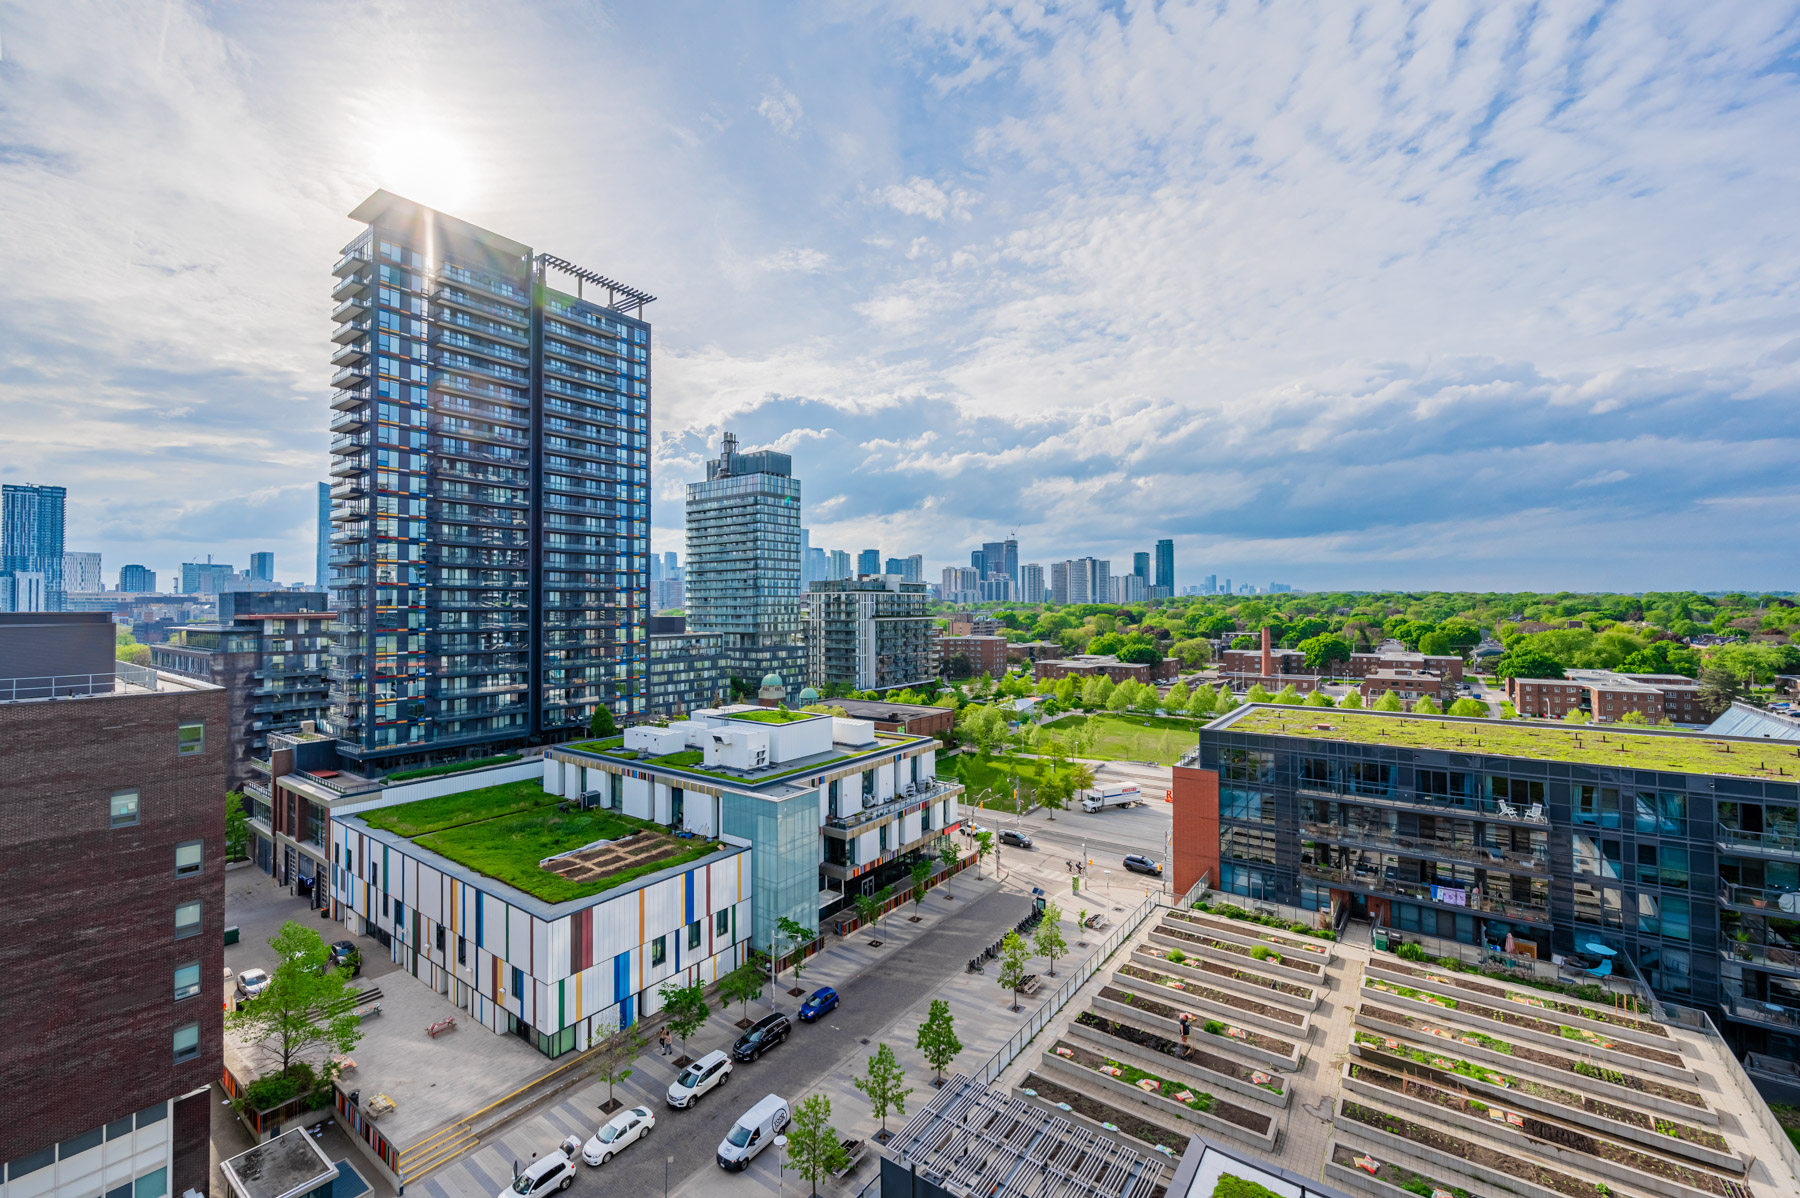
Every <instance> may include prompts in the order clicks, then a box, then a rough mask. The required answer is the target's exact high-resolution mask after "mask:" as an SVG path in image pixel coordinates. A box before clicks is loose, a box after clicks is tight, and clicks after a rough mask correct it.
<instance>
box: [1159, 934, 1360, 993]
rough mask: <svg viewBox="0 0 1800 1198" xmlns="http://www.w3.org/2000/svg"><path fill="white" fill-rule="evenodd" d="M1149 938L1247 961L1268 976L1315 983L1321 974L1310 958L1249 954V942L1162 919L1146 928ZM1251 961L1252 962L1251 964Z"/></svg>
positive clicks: (1164, 943)
mask: <svg viewBox="0 0 1800 1198" xmlns="http://www.w3.org/2000/svg"><path fill="white" fill-rule="evenodd" d="M1150 938H1151V939H1152V940H1154V941H1156V942H1158V943H1160V944H1161V945H1162V946H1163V947H1164V948H1178V949H1181V950H1182V951H1183V952H1193V951H1196V950H1198V951H1199V952H1202V953H1217V954H1221V955H1224V956H1225V959H1226V960H1232V961H1237V962H1239V963H1242V964H1247V965H1250V968H1252V969H1259V970H1263V971H1265V972H1267V973H1268V974H1269V975H1270V976H1272V977H1287V978H1290V979H1292V980H1293V981H1296V982H1307V983H1312V984H1317V983H1318V982H1319V981H1320V980H1321V979H1322V978H1324V976H1325V970H1324V968H1323V966H1321V965H1319V964H1317V963H1316V962H1313V961H1301V960H1298V959H1296V958H1294V957H1282V958H1280V959H1279V960H1278V959H1276V958H1275V957H1267V958H1263V959H1258V958H1256V957H1253V956H1251V955H1250V946H1249V945H1245V944H1233V943H1232V942H1231V941H1229V940H1217V939H1214V938H1213V937H1211V936H1202V935H1200V934H1199V933H1197V932H1184V931H1182V930H1181V929H1180V928H1172V927H1170V926H1169V925H1168V924H1167V923H1166V922H1165V923H1163V924H1162V925H1161V926H1159V927H1155V928H1152V929H1150ZM1252 962H1254V964H1251V963H1252Z"/></svg>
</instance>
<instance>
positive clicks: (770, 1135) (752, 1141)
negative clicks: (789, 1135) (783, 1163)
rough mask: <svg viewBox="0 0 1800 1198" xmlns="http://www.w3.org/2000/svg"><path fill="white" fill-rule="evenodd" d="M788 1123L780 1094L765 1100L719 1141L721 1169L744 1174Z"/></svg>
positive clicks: (751, 1109)
mask: <svg viewBox="0 0 1800 1198" xmlns="http://www.w3.org/2000/svg"><path fill="white" fill-rule="evenodd" d="M787 1124H788V1104H787V1099H785V1098H783V1097H782V1096H781V1095H779V1094H770V1095H768V1096H766V1097H764V1098H763V1099H762V1100H761V1101H760V1102H758V1103H757V1104H756V1105H755V1106H753V1107H751V1108H750V1109H749V1110H747V1111H745V1112H744V1113H743V1115H742V1116H741V1117H740V1118H739V1119H738V1121H737V1122H736V1123H734V1124H732V1125H731V1130H730V1131H728V1132H726V1133H725V1138H724V1139H723V1140H720V1141H719V1168H721V1169H731V1170H733V1171H734V1172H741V1171H743V1170H745V1169H748V1168H749V1167H750V1162H751V1161H752V1160H754V1159H756V1154H757V1153H759V1152H761V1151H762V1150H763V1149H765V1148H767V1147H768V1146H769V1145H770V1144H772V1143H774V1142H775V1137H776V1136H778V1135H780V1134H781V1129H782V1128H784V1127H786V1126H787Z"/></svg>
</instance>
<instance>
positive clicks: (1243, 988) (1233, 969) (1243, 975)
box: [1131, 944, 1319, 1011]
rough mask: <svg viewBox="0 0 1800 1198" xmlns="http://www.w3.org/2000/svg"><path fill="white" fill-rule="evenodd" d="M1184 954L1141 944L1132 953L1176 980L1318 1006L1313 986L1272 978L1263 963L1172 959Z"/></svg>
mask: <svg viewBox="0 0 1800 1198" xmlns="http://www.w3.org/2000/svg"><path fill="white" fill-rule="evenodd" d="M1181 951H1182V950H1180V949H1166V948H1158V947H1156V946H1155V945H1143V944H1140V945H1138V946H1137V947H1136V948H1134V949H1132V950H1131V956H1132V959H1133V960H1135V961H1137V962H1138V963H1139V964H1142V965H1148V966H1150V967H1151V968H1152V969H1161V970H1165V971H1167V972H1169V973H1172V974H1175V975H1176V976H1177V977H1181V978H1192V979H1193V980H1194V981H1197V982H1205V983H1206V984H1207V985H1209V986H1219V987H1222V988H1224V989H1226V990H1236V991H1237V992H1238V993H1240V994H1249V995H1252V996H1254V997H1256V998H1262V999H1268V1000H1270V1001H1273V1002H1278V1003H1284V1004H1286V1005H1288V1006H1291V1007H1299V1008H1300V1009H1301V1010H1303V1011H1311V1010H1315V1009H1317V1007H1318V1005H1319V993H1318V991H1317V990H1315V989H1313V987H1311V986H1307V985H1303V984H1302V983H1300V982H1285V981H1282V980H1281V979H1280V978H1273V977H1270V976H1269V975H1267V974H1265V973H1263V972H1261V971H1260V970H1258V969H1257V968H1256V966H1258V965H1260V964H1262V962H1260V961H1246V962H1244V963H1243V964H1242V965H1238V964H1237V963H1235V962H1228V961H1215V960H1213V959H1212V958H1210V957H1198V956H1191V955H1188V954H1185V953H1183V959H1182V960H1180V961H1171V960H1169V958H1168V954H1169V953H1179V952H1181Z"/></svg>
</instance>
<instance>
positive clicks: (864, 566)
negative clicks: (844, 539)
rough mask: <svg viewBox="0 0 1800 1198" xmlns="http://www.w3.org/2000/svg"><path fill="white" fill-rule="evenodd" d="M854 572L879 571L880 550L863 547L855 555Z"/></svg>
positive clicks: (876, 572)
mask: <svg viewBox="0 0 1800 1198" xmlns="http://www.w3.org/2000/svg"><path fill="white" fill-rule="evenodd" d="M856 572H857V573H858V574H879V573H881V550H879V549H865V550H863V551H862V552H861V553H859V554H857V555H856Z"/></svg>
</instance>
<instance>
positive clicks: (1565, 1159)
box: [1343, 1061, 1742, 1198]
mask: <svg viewBox="0 0 1800 1198" xmlns="http://www.w3.org/2000/svg"><path fill="white" fill-rule="evenodd" d="M1343 1086H1344V1089H1346V1090H1347V1091H1349V1092H1350V1093H1352V1094H1359V1095H1362V1096H1363V1100H1364V1101H1366V1102H1367V1103H1370V1104H1380V1105H1381V1106H1382V1107H1383V1108H1391V1110H1392V1112H1393V1113H1398V1114H1401V1115H1411V1116H1414V1117H1417V1118H1422V1119H1431V1120H1435V1121H1438V1122H1442V1123H1446V1124H1449V1125H1450V1126H1452V1127H1457V1126H1461V1127H1463V1128H1465V1129H1467V1131H1468V1132H1469V1133H1470V1134H1473V1135H1484V1134H1486V1135H1495V1136H1502V1137H1505V1138H1506V1139H1507V1140H1508V1141H1512V1140H1516V1139H1517V1138H1518V1137H1521V1136H1522V1137H1524V1138H1525V1139H1526V1140H1529V1141H1531V1143H1532V1150H1533V1151H1534V1152H1535V1153H1536V1154H1537V1155H1540V1156H1542V1157H1544V1158H1546V1159H1549V1160H1552V1161H1555V1162H1558V1163H1559V1164H1561V1165H1562V1166H1564V1167H1566V1168H1568V1169H1570V1170H1572V1171H1573V1172H1575V1173H1576V1174H1578V1175H1584V1176H1585V1175H1587V1174H1589V1173H1592V1172H1598V1173H1602V1174H1605V1175H1606V1176H1607V1177H1608V1178H1612V1179H1616V1180H1618V1181H1622V1182H1624V1183H1626V1184H1627V1185H1629V1186H1631V1187H1632V1188H1633V1189H1636V1190H1640V1191H1644V1192H1647V1193H1655V1194H1662V1195H1665V1198H1741V1188H1742V1187H1741V1186H1736V1185H1735V1184H1734V1183H1733V1182H1732V1181H1731V1180H1730V1179H1729V1178H1725V1177H1721V1176H1719V1175H1718V1174H1717V1173H1714V1172H1711V1171H1710V1170H1706V1169H1700V1168H1696V1167H1694V1166H1692V1165H1687V1164H1683V1163H1682V1162H1680V1161H1675V1160H1671V1159H1669V1158H1668V1157H1666V1156H1663V1155H1660V1154H1657V1153H1651V1152H1646V1151H1644V1150H1642V1149H1639V1148H1636V1147H1633V1146H1631V1145H1628V1144H1621V1143H1619V1142H1618V1141H1616V1140H1610V1139H1607V1138H1605V1137H1602V1136H1595V1135H1590V1134H1589V1133H1587V1132H1586V1131H1584V1130H1582V1129H1581V1128H1579V1127H1573V1126H1571V1125H1569V1124H1568V1123H1566V1122H1563V1121H1561V1120H1554V1119H1546V1118H1542V1117H1540V1116H1537V1115H1534V1114H1532V1113H1530V1112H1527V1111H1520V1110H1517V1109H1515V1108H1514V1107H1513V1106H1511V1105H1492V1106H1490V1105H1489V1104H1487V1103H1484V1102H1482V1101H1481V1100H1480V1099H1477V1098H1470V1097H1468V1096H1467V1095H1464V1094H1459V1093H1457V1092H1455V1091H1453V1090H1449V1089H1446V1088H1444V1087H1442V1086H1436V1085H1432V1084H1431V1083H1429V1082H1423V1081H1419V1080H1417V1079H1415V1078H1408V1077H1404V1076H1402V1075H1400V1074H1396V1073H1390V1072H1388V1071H1387V1070H1385V1069H1378V1068H1376V1067H1375V1066H1373V1065H1370V1064H1367V1063H1365V1062H1361V1061H1350V1062H1348V1063H1346V1064H1345V1065H1344V1080H1343ZM1497 1112H1498V1113H1499V1115H1500V1117H1499V1118H1498V1119H1496V1118H1495V1117H1494V1116H1495V1114H1496V1113H1497ZM1513 1151H1516V1149H1513Z"/></svg>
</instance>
